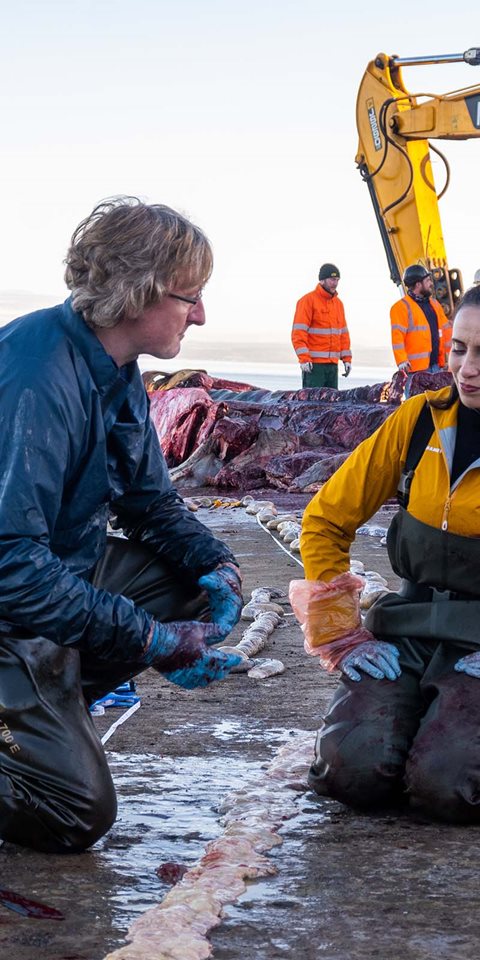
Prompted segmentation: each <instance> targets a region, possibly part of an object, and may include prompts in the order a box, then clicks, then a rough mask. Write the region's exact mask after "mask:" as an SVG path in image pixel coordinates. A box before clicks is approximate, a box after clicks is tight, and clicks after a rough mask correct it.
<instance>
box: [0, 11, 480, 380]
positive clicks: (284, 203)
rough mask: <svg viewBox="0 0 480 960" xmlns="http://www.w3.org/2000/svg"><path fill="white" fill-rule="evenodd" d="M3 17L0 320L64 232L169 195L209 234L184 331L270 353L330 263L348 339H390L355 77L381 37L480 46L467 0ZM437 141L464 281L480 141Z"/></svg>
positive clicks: (48, 260)
mask: <svg viewBox="0 0 480 960" xmlns="http://www.w3.org/2000/svg"><path fill="white" fill-rule="evenodd" d="M1 19H2V30H1V39H0V45H1V55H0V81H1V82H0V97H1V118H2V120H1V125H0V138H1V155H2V164H1V166H2V171H3V175H2V186H3V190H2V201H3V202H2V231H1V236H0V263H1V268H0V316H1V318H2V320H3V321H5V319H7V318H9V317H10V316H12V317H13V316H16V315H18V314H19V313H22V312H26V311H28V310H30V309H32V308H33V307H35V306H43V305H45V304H46V303H49V302H50V303H54V302H58V301H59V300H63V299H64V298H65V296H66V295H67V291H66V288H65V286H64V283H63V269H64V268H63V263H62V261H63V259H64V257H65V252H66V249H67V246H68V242H69V239H70V236H71V234H72V232H73V230H74V228H75V227H76V225H77V223H78V222H79V221H80V220H81V219H83V217H84V216H86V215H87V214H88V213H89V212H90V210H91V209H92V208H93V207H94V206H95V204H96V203H97V202H98V201H99V200H101V199H102V198H104V197H108V196H113V195H117V194H124V193H125V194H133V195H136V196H139V197H141V198H142V199H144V200H146V201H147V202H152V203H156V202H160V203H167V204H169V205H170V206H173V207H176V208H177V209H179V210H181V211H182V212H184V213H186V214H187V215H188V216H189V217H191V218H192V219H193V220H194V221H195V222H197V223H198V224H199V225H200V226H201V227H202V228H203V229H204V230H205V231H206V233H207V234H208V236H209V237H210V239H211V241H212V244H213V247H214V252H215V269H214V274H213V277H212V279H211V281H210V283H209V285H208V287H207V290H206V293H205V306H206V310H207V324H206V326H205V328H204V329H203V330H202V331H201V334H200V333H199V332H198V331H195V337H196V338H197V339H198V337H199V336H200V335H201V337H202V340H204V341H205V342H208V341H211V342H212V343H213V342H215V343H217V344H218V343H231V342H238V341H242V342H244V343H245V344H251V346H252V350H253V351H254V353H255V344H262V345H263V346H262V348H261V350H259V351H258V354H259V355H258V357H257V359H259V360H263V361H268V359H269V358H268V356H267V355H266V354H268V343H269V342H271V343H272V344H274V343H283V342H285V343H289V342H290V331H291V324H292V318H293V312H294V309H295V304H296V301H297V300H298V298H299V297H300V296H302V295H303V294H304V293H306V292H307V291H308V290H311V289H312V288H313V287H314V286H315V284H316V282H317V274H318V268H319V265H320V264H321V263H322V262H325V261H328V262H333V263H335V264H337V266H338V267H339V268H340V272H341V282H340V286H339V293H340V296H341V298H342V300H343V302H344V304H345V309H346V315H347V320H348V324H349V327H350V332H351V336H352V341H353V346H354V352H355V347H356V346H357V347H360V346H361V347H362V348H372V352H373V349H374V348H375V349H379V348H385V349H389V317H388V312H389V308H390V306H391V304H392V303H393V302H394V300H395V299H397V298H398V291H397V288H396V287H395V286H394V284H393V283H392V281H391V280H390V277H389V271H388V268H387V264H386V259H385V254H384V252H383V247H382V244H381V240H380V234H379V232H378V228H377V226H376V222H375V218H374V214H373V209H372V207H371V202H370V199H369V196H368V191H367V188H366V185H365V184H364V183H363V182H362V180H361V178H360V175H359V173H358V171H357V169H356V167H355V162H354V158H355V154H356V151H357V132H356V124H355V102H356V96H357V91H358V87H359V84H360V81H361V78H362V75H363V73H364V70H365V68H366V66H367V63H368V62H369V61H370V60H372V59H374V58H375V56H376V55H377V54H378V53H379V52H385V53H387V54H390V55H393V54H397V55H399V56H413V55H428V54H445V53H457V52H463V51H464V50H466V49H467V48H468V47H471V46H475V45H477V44H478V45H479V46H480V16H479V14H478V5H477V3H474V2H473V0H457V2H456V3H452V0H450V2H448V3H447V2H445V0H438V2H436V3H431V2H429V0H425V2H423V3H422V4H419V3H418V2H416V0H404V2H403V3H402V5H401V6H400V7H399V6H398V5H395V7H394V6H393V5H389V4H387V3H380V2H378V0H371V2H370V3H369V5H368V6H367V5H365V4H361V3H358V0H356V2H352V0H347V2H342V0H338V2H337V3H328V4H327V3H325V2H324V0H323V2H322V0H316V2H313V0H275V2H274V0H271V2H269V0H242V2H230V0H136V2H127V0H69V2H68V3H65V0H40V2H38V0H16V2H15V4H7V3H6V0H4V3H3V4H2V18H1ZM403 76H404V81H405V84H406V86H407V89H409V90H411V91H412V92H415V90H418V89H420V90H425V89H428V90H429V91H432V92H434V93H444V92H446V91H452V90H455V89H458V88H460V87H465V86H470V85H471V84H474V83H478V84H479V85H480V67H477V68H472V67H470V66H467V65H465V64H449V65H442V66H428V67H412V68H405V69H404V71H403ZM437 145H438V146H440V148H441V149H442V150H443V151H444V152H445V153H446V155H447V157H448V159H449V161H450V164H451V168H452V174H451V185H450V188H449V190H448V193H447V195H446V197H445V198H444V199H443V200H442V201H441V207H440V210H441V217H442V225H443V229H444V236H445V241H446V247H447V253H448V259H449V264H450V266H456V267H460V268H461V269H462V271H463V274H464V280H465V283H466V285H467V286H468V285H469V284H470V283H471V281H472V279H473V274H474V271H475V270H476V269H477V268H478V267H480V250H479V249H478V240H477V235H478V222H479V211H480V196H479V190H478V170H479V160H480V140H469V141H463V142H457V143H447V142H444V143H443V144H442V143H438V144H437ZM433 169H434V173H435V172H437V173H438V177H439V183H438V184H437V185H438V186H440V185H441V184H442V175H441V164H440V162H438V164H437V162H436V161H435V160H434V161H433ZM265 344H267V346H265ZM260 354H261V355H260ZM292 359H294V355H293V352H292ZM354 359H355V357H354Z"/></svg>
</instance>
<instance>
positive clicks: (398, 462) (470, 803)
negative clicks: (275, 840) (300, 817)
mask: <svg viewBox="0 0 480 960" xmlns="http://www.w3.org/2000/svg"><path fill="white" fill-rule="evenodd" d="M449 367H450V370H451V373H452V376H453V385H452V386H451V387H450V388H449V387H446V388H443V389H442V390H439V391H426V393H425V394H424V395H420V396H416V397H413V398H411V399H410V400H408V401H406V402H405V403H404V404H402V406H401V407H400V408H399V409H398V410H397V411H396V412H395V413H394V414H393V415H392V416H391V417H389V419H388V420H386V421H385V423H384V424H383V425H382V426H381V427H380V429H379V430H377V432H376V433H375V434H374V435H373V436H372V437H369V438H368V439H367V440H365V441H364V443H362V444H361V445H360V446H359V447H358V448H357V449H356V450H355V451H354V453H353V454H352V455H351V456H350V457H349V458H348V460H347V461H346V462H345V463H344V464H343V465H342V467H341V468H340V469H339V470H338V471H337V472H336V473H335V474H334V476H333V477H332V478H331V479H330V480H329V481H328V483H326V484H325V485H324V486H323V488H322V489H321V490H320V491H319V493H318V494H316V495H315V497H314V498H313V500H312V501H311V502H310V504H309V505H308V507H307V509H306V512H305V517H304V522H303V532H302V540H301V549H302V556H303V560H304V563H305V576H306V578H307V579H306V582H304V583H302V582H298V584H294V585H292V590H291V595H292V599H293V602H294V605H295V604H296V605H297V610H298V611H299V606H298V603H297V602H296V597H297V596H298V593H299V591H300V590H301V591H303V599H304V606H303V609H304V610H305V609H306V615H304V616H302V615H299V614H297V615H299V619H301V620H304V624H303V629H304V632H305V635H306V646H307V649H309V652H313V653H315V654H317V655H318V656H319V659H320V663H321V664H322V666H323V667H324V668H326V669H327V670H333V669H335V668H339V669H340V671H341V673H342V677H341V681H340V686H339V688H338V690H337V692H336V693H335V695H334V698H333V701H332V703H331V705H330V708H329V710H328V713H327V716H326V717H325V720H324V722H323V726H322V728H321V730H320V731H319V733H318V737H317V743H316V756H315V760H314V763H313V765H312V767H311V770H310V784H311V786H312V787H313V789H314V790H316V791H317V793H319V794H321V795H323V796H329V797H333V798H334V799H337V800H340V801H342V802H344V803H346V804H349V805H351V806H353V807H357V808H360V809H366V810H368V809H374V808H379V807H385V806H388V805H395V806H397V805H398V804H399V803H407V802H408V803H409V804H410V806H412V807H414V808H416V809H418V810H420V811H422V812H423V813H424V814H426V815H428V816H431V817H436V818H439V819H442V820H446V821H450V822H458V823H462V822H463V823H478V822H480V737H479V730H480V496H479V472H480V287H472V288H471V289H470V290H468V291H467V292H466V294H465V295H464V297H463V299H462V301H461V302H460V304H459V307H458V309H457V313H456V317H455V321H454V326H453V338H452V350H451V354H450V360H449ZM395 493H397V496H398V499H399V502H400V508H399V511H398V513H397V515H396V516H395V518H394V520H393V522H392V524H391V527H390V529H389V532H388V537H387V544H388V551H389V557H390V561H391V564H392V567H393V569H394V571H395V572H396V573H397V574H398V575H399V576H400V577H401V578H402V584H401V587H400V590H399V591H398V593H388V594H386V595H384V596H382V597H381V598H380V600H379V601H377V603H376V604H374V606H373V607H372V608H371V609H370V611H369V612H368V614H367V617H366V620H365V622H364V624H363V625H362V624H361V622H360V615H359V609H358V602H357V598H358V589H359V585H360V581H359V580H358V578H356V577H354V576H353V575H352V574H350V573H349V572H348V571H349V547H350V544H351V543H352V541H353V539H354V537H355V531H356V530H357V528H358V527H359V526H360V525H361V524H362V523H364V522H365V521H366V520H367V519H368V518H369V517H371V516H372V515H373V514H374V513H375V511H376V510H378V508H379V507H380V506H381V504H382V503H384V502H385V501H386V500H388V499H389V498H391V497H393V496H395ZM305 597H306V601H305Z"/></svg>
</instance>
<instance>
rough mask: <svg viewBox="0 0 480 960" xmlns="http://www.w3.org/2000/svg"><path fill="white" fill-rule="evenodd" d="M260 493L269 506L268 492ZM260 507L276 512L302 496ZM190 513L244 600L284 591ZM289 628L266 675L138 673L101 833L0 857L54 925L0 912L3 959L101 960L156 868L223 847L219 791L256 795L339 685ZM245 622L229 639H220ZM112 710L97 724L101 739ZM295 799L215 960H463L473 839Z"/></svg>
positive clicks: (215, 525) (359, 548) (160, 892)
mask: <svg viewBox="0 0 480 960" xmlns="http://www.w3.org/2000/svg"><path fill="white" fill-rule="evenodd" d="M186 492H187V493H188V492H189V491H186ZM255 495H256V496H257V493H255ZM258 497H259V498H260V497H261V498H262V499H263V498H265V499H267V498H272V492H271V491H270V492H269V493H266V494H265V495H264V494H258ZM273 499H274V501H275V503H276V504H277V506H278V507H279V508H281V509H282V510H283V508H284V507H290V506H297V507H301V506H303V504H304V503H305V501H306V498H300V497H298V498H296V501H295V502H293V503H292V500H291V498H286V497H282V496H281V495H278V494H275V495H274V496H273ZM198 516H199V518H200V519H202V520H203V521H204V522H205V523H207V524H208V526H210V527H211V528H212V529H214V531H215V533H216V534H217V535H218V536H220V537H222V538H223V539H225V540H227V541H228V542H229V543H230V545H231V546H232V547H233V549H234V551H235V553H236V555H237V557H238V559H239V561H240V563H241V565H242V569H243V574H244V587H245V589H244V595H245V600H248V598H249V597H250V593H251V590H252V589H253V588H255V587H258V586H272V587H275V588H277V589H279V590H280V591H282V592H283V594H284V595H286V592H287V590H288V583H289V581H290V580H291V579H293V578H296V577H301V576H302V570H301V567H299V566H298V564H297V563H296V562H295V560H294V559H293V557H292V556H289V555H287V554H286V553H285V552H284V551H282V550H281V549H280V548H279V547H278V546H277V545H276V544H275V542H274V541H273V539H272V538H271V537H270V536H269V535H268V534H267V533H266V532H265V530H263V529H262V528H261V527H260V526H259V525H258V523H257V522H256V519H255V517H252V516H248V515H246V514H245V511H244V510H242V509H230V508H229V509H210V510H206V509H204V510H201V511H199V514H198ZM390 517H391V512H390V513H389V512H388V511H386V512H381V513H380V514H379V515H377V517H376V518H375V521H376V523H378V524H379V525H380V526H387V525H388V522H389V519H390ZM352 555H353V556H354V557H357V558H359V559H361V560H362V561H363V562H364V564H365V567H366V568H367V569H371V570H377V571H378V572H379V573H381V574H383V575H384V576H386V577H387V579H388V581H389V585H390V586H391V587H392V588H395V586H396V583H397V581H396V578H395V577H394V576H393V574H392V572H391V570H390V567H389V564H388V558H387V552H386V549H385V547H383V546H381V545H380V539H379V538H378V537H368V536H358V537H357V540H356V543H355V545H354V547H353V550H352ZM286 610H287V612H288V611H289V608H288V607H286ZM286 621H287V626H286V627H284V628H279V629H277V630H276V631H275V632H274V633H273V634H272V635H271V637H270V640H269V643H268V646H267V648H266V650H265V651H264V652H262V656H263V655H265V656H271V657H275V658H277V659H280V660H282V661H283V663H284V664H285V668H286V669H285V673H284V674H282V675H280V676H275V677H272V678H269V679H266V680H252V679H250V678H248V677H247V676H246V675H245V674H237V675H235V676H232V677H230V678H228V679H227V680H226V681H224V682H223V683H221V684H218V685H216V686H213V687H211V688H209V689H207V690H200V691H192V692H186V691H182V690H179V689H178V688H176V687H173V686H171V685H169V684H167V683H166V682H164V681H163V680H162V678H161V677H159V676H158V675H157V674H156V673H155V672H154V671H152V670H149V671H147V672H146V673H145V674H143V676H142V677H141V678H139V680H138V682H137V691H138V693H140V695H141V707H140V709H139V710H138V711H137V712H136V713H135V714H134V715H133V716H132V717H131V718H130V719H129V720H128V721H127V722H126V723H125V724H124V725H123V726H120V727H119V728H118V729H117V730H116V732H115V733H114V735H113V736H112V738H111V739H110V740H109V742H108V745H107V749H108V756H109V761H110V763H111V766H112V771H113V774H114V777H115V781H116V785H117V790H118V795H119V816H118V820H117V822H116V824H115V826H114V827H113V829H112V830H111V831H110V833H109V834H108V835H107V837H105V838H104V839H103V840H102V841H100V842H99V843H98V844H96V845H95V847H94V848H93V849H92V850H91V851H89V852H87V853H85V854H81V855H78V856H70V857H58V856H50V857H46V856H44V855H40V854H35V853H32V852H31V851H28V850H22V849H20V848H18V847H13V846H9V845H5V846H3V847H2V848H1V849H0V869H1V880H0V886H1V887H2V888H7V889H10V890H14V891H15V892H16V893H18V894H20V895H22V896H24V897H29V898H32V899H34V900H39V901H42V902H44V903H46V904H48V905H49V906H51V907H55V908H57V909H58V910H60V911H61V912H62V913H63V915H64V918H65V919H64V920H63V921H53V920H36V919H35V920H34V919H29V918H27V917H23V916H20V915H18V914H15V913H13V912H11V911H9V910H6V909H5V908H4V907H2V906H0V957H5V958H6V957H11V958H14V960H102V958H104V957H105V956H106V954H107V953H108V952H109V951H112V950H114V949H115V948H117V947H120V946H122V945H124V944H125V942H126V939H125V938H126V931H127V929H128V927H129V926H130V924H131V923H132V921H133V920H134V919H136V918H137V917H138V916H140V915H141V914H142V913H143V912H144V911H145V910H147V909H148V908H149V907H151V906H153V905H155V904H157V903H158V902H159V901H161V899H162V898H163V896H164V895H165V894H166V893H167V892H168V890H169V889H170V887H169V886H168V885H167V884H166V883H165V882H163V881H161V880H160V879H159V878H158V876H157V874H156V869H157V868H158V867H159V866H160V865H161V864H162V863H165V862H168V861H173V862H177V863H181V864H185V865H187V866H191V865H193V864H194V863H195V862H196V861H197V860H198V859H199V858H200V857H201V856H202V853H203V851H204V849H205V845H206V843H207V842H208V841H209V840H211V839H213V838H215V837H218V836H220V835H221V834H222V832H223V827H222V825H221V822H220V814H219V813H218V806H219V805H220V803H221V801H222V800H223V798H224V797H225V795H226V794H228V793H229V792H230V791H232V790H235V789H238V788H239V787H242V786H245V787H246V788H247V789H255V783H256V782H257V781H258V779H259V778H260V777H261V776H262V774H263V771H264V770H265V768H266V766H267V765H268V764H269V763H270V762H271V760H272V758H274V757H275V755H276V753H277V752H278V750H279V749H280V747H281V746H282V745H283V744H285V743H288V742H289V740H290V739H292V738H293V737H294V736H295V735H296V734H297V732H298V731H311V736H312V745H313V738H314V731H315V729H316V727H317V725H318V722H319V719H320V716H321V714H322V712H323V711H324V710H325V707H326V705H327V703H328V701H329V698H330V696H331V693H332V690H333V688H334V687H335V684H336V680H335V678H334V677H329V676H327V675H325V674H324V673H323V672H322V671H321V670H320V669H319V667H318V664H317V662H316V660H315V658H310V657H307V656H306V655H305V654H304V652H303V646H302V635H301V632H300V629H299V627H298V626H297V625H296V624H295V622H294V620H293V618H292V617H291V616H287V618H286ZM246 626H247V624H245V623H243V624H242V625H241V626H239V627H237V628H236V629H235V632H234V634H233V635H232V641H233V642H237V641H238V640H239V639H240V636H241V633H242V630H243V629H244V628H245V627H246ZM122 712H123V711H121V710H112V709H111V710H107V711H106V714H105V716H104V717H98V718H96V720H95V723H96V725H97V727H98V730H99V733H100V734H103V733H104V732H105V731H106V730H107V728H108V727H109V726H110V724H111V723H112V722H113V721H114V720H115V719H117V717H119V716H120V715H121V713H122ZM445 748H446V749H448V744H446V745H445ZM295 796H296V804H297V807H298V813H297V815H296V816H294V817H293V818H291V819H289V820H287V821H285V824H284V826H282V827H281V829H280V834H281V836H282V838H283V844H282V845H281V846H278V847H275V848H274V849H273V850H272V852H271V853H270V855H269V856H270V858H271V860H272V862H273V863H275V865H276V867H277V869H278V872H277V875H276V876H275V877H271V878H268V879H262V880H261V881H257V882H255V881H252V882H247V889H246V892H245V893H244V894H243V895H242V896H241V897H240V898H239V899H238V900H237V901H236V902H235V903H234V904H229V905H227V906H226V907H225V908H224V917H223V920H222V923H221V924H220V925H219V926H218V927H216V928H215V929H214V930H212V931H211V935H210V941H211V943H212V947H213V952H212V956H213V957H214V958H215V960H267V958H268V960H270V958H277V957H278V958H281V957H291V958H296V960H297V958H298V960H303V958H305V960H310V958H317V957H318V958H326V960H347V958H348V960H349V958H359V960H367V958H371V957H378V958H380V960H398V958H400V957H402V958H403V960H414V958H415V960H427V958H428V960H430V958H432V960H433V958H434V957H440V958H448V960H466V958H474V957H477V955H478V946H477V940H478V936H479V933H480V920H479V917H478V909H477V890H476V887H477V874H478V862H479V854H480V843H479V840H480V833H479V831H478V830H477V829H475V828H461V827H450V826H445V825H443V824H432V823H423V822H421V821H419V820H418V819H417V820H416V819H414V818H413V817H409V816H408V815H402V816H401V817H396V816H394V815H393V814H391V815H390V814H389V815H388V816H375V817H366V816H361V815H358V814H356V813H354V812H352V811H349V810H347V809H345V808H344V807H342V806H341V805H340V804H337V803H335V802H333V801H328V800H323V799H320V798H318V797H316V795H315V794H313V793H311V792H309V791H308V790H305V791H300V790H299V791H297V792H296V794H295Z"/></svg>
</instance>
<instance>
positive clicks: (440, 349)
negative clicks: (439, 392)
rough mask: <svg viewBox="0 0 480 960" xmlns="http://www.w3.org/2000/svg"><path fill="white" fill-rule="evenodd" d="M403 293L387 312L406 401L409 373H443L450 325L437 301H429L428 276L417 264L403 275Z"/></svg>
mask: <svg viewBox="0 0 480 960" xmlns="http://www.w3.org/2000/svg"><path fill="white" fill-rule="evenodd" d="M403 283H404V285H405V287H406V289H407V293H406V295H405V296H404V297H402V299H401V300H398V301H397V302H396V303H394V304H393V307H392V309H391V310H390V322H391V327H392V347H393V355H394V357H395V362H396V364H397V367H398V369H399V370H404V371H405V373H407V374H408V378H407V382H406V385H405V396H406V397H408V394H409V388H410V380H411V377H412V374H413V373H417V372H418V371H420V370H423V371H426V372H427V373H438V372H439V370H444V369H446V363H447V360H448V353H449V351H450V336H451V325H450V322H449V320H448V319H447V317H446V316H445V313H444V311H443V308H442V307H441V305H440V304H439V302H438V300H434V299H433V297H432V292H433V279H432V275H431V273H429V272H428V270H427V269H426V268H425V267H424V266H422V264H420V263H414V264H412V266H410V267H407V269H406V270H405V273H404V274H403Z"/></svg>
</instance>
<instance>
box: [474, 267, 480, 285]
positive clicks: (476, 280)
mask: <svg viewBox="0 0 480 960" xmlns="http://www.w3.org/2000/svg"><path fill="white" fill-rule="evenodd" d="M473 282H474V283H480V270H475V276H474V278H473Z"/></svg>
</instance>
